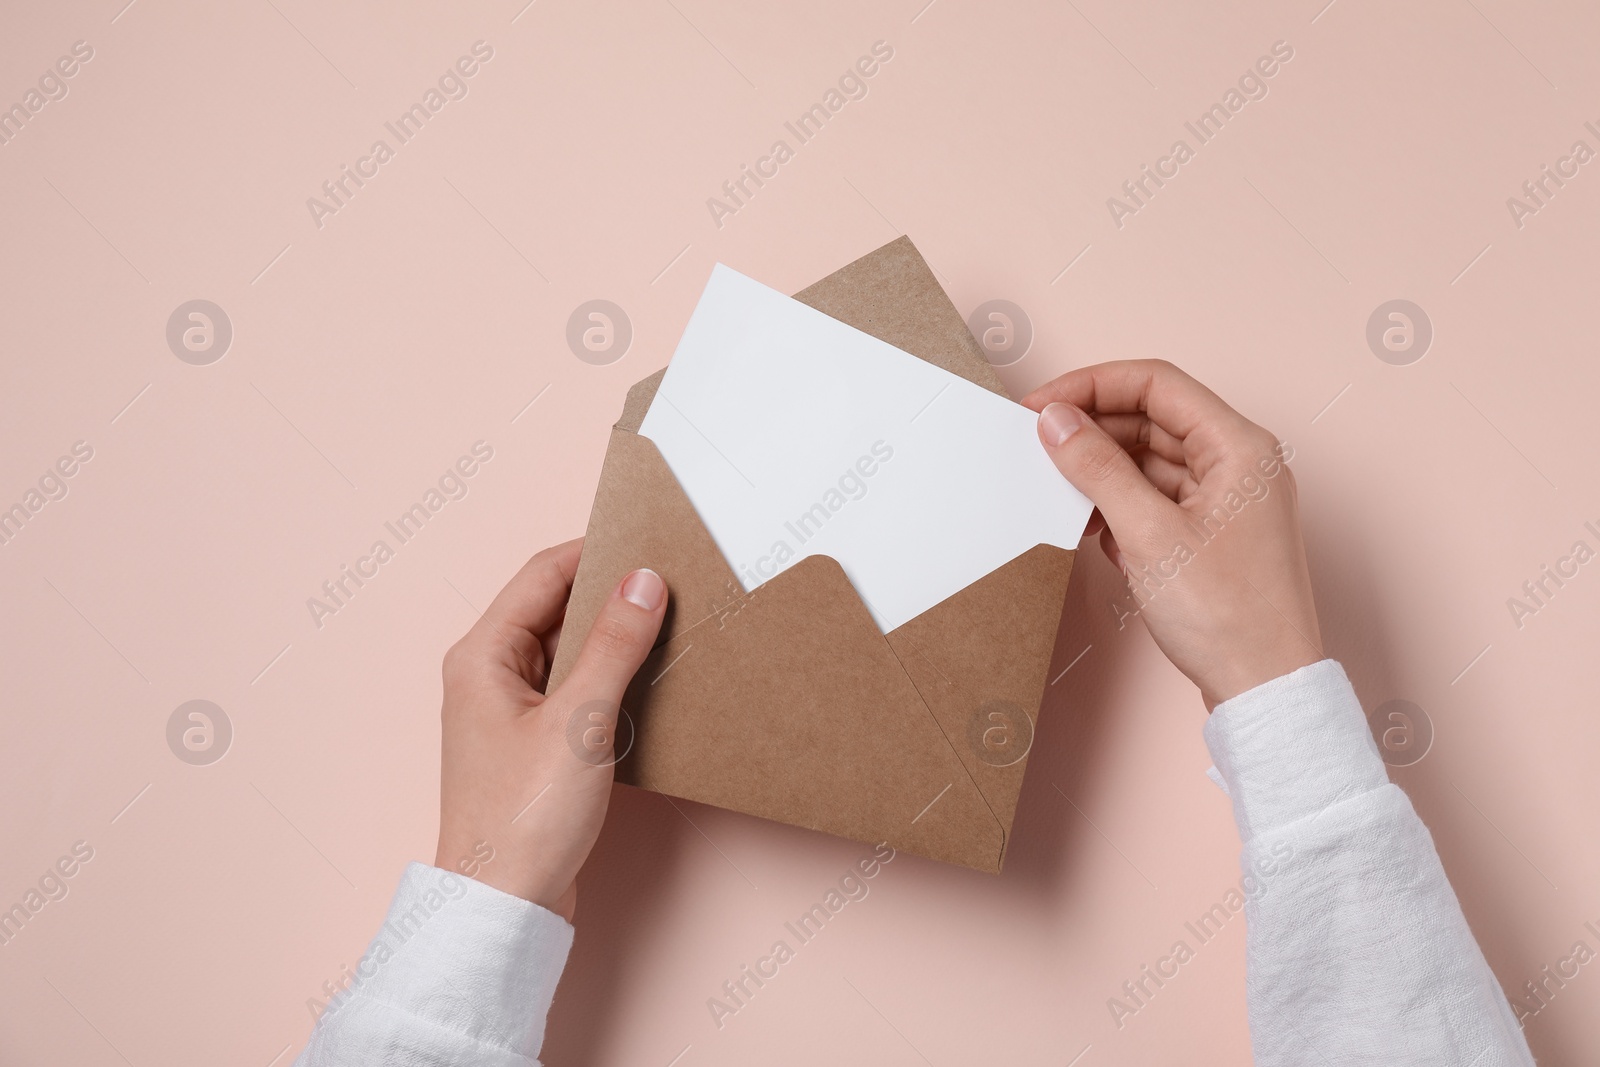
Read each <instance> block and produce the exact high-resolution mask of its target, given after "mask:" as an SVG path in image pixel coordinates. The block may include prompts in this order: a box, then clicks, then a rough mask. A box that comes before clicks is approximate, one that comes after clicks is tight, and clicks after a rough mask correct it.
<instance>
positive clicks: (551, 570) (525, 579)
mask: <svg viewBox="0 0 1600 1067" xmlns="http://www.w3.org/2000/svg"><path fill="white" fill-rule="evenodd" d="M582 549H583V540H582V538H579V539H578V540H575V541H568V542H566V543H565V544H560V545H556V546H555V547H553V548H547V549H545V550H544V551H543V552H540V553H539V554H538V555H536V556H534V557H533V558H532V559H530V560H529V561H528V562H527V563H525V564H523V565H522V569H521V570H519V571H517V573H516V575H515V576H514V577H512V579H511V581H509V582H507V583H506V586H505V588H504V589H502V590H500V593H499V595H497V596H496V597H495V598H494V600H493V601H492V602H491V603H490V604H489V607H488V609H487V610H485V611H484V613H483V615H482V616H481V617H480V618H479V619H478V621H477V622H476V623H475V624H473V627H472V629H471V630H470V631H468V633H467V636H466V637H465V638H464V639H463V644H466V645H468V646H469V647H471V648H476V649H499V650H502V651H505V652H507V653H508V657H507V659H508V661H509V663H508V665H509V666H510V667H511V668H512V669H513V670H515V671H516V672H517V673H519V674H521V675H522V676H523V678H524V679H525V680H526V681H527V682H528V684H529V685H532V686H535V687H537V686H538V685H540V683H542V682H543V681H544V678H545V665H546V664H547V663H549V662H550V659H549V656H548V654H547V652H546V650H545V647H544V645H543V644H542V643H541V640H540V639H541V636H542V635H543V634H545V633H546V632H548V631H549V630H551V629H553V628H554V627H556V626H557V625H559V624H560V622H561V617H562V615H563V614H565V612H566V610H567V597H568V596H569V595H570V594H571V592H572V578H573V575H575V574H576V573H577V571H578V554H579V553H580V552H581V551H582Z"/></svg>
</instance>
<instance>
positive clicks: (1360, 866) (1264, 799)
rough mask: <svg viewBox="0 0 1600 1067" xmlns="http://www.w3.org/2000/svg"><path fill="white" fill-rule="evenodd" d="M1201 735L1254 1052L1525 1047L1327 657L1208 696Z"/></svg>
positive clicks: (1454, 1053) (1484, 1051)
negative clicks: (1232, 833) (1232, 860)
mask: <svg viewBox="0 0 1600 1067" xmlns="http://www.w3.org/2000/svg"><path fill="white" fill-rule="evenodd" d="M1205 739H1206V745H1207V747H1209V748H1210V750H1211V757H1212V759H1213V760H1215V762H1216V771H1217V777H1219V778H1220V779H1221V781H1222V783H1223V786H1224V788H1225V789H1226V790H1227V792H1228V795H1229V796H1230V797H1231V798H1232V800H1233V812H1234V820H1235V821H1236V822H1237V824H1238V827H1239V837H1240V838H1241V839H1242V841H1243V842H1244V850H1243V853H1242V854H1241V856H1240V866H1241V867H1242V869H1243V870H1244V873H1245V876H1246V877H1245V881H1244V883H1243V884H1244V886H1245V888H1246V893H1245V916H1246V922H1247V935H1246V942H1247V947H1246V969H1247V979H1246V985H1247V988H1248V1000H1249V1011H1250V1040H1251V1045H1252V1047H1253V1048H1254V1051H1255V1060H1256V1063H1257V1064H1258V1065H1259V1067H1279V1065H1289V1064H1295V1065H1304V1064H1311V1065H1323V1064H1326V1065H1328V1067H1345V1065H1352V1064H1373V1065H1378V1064H1381V1065H1384V1067H1393V1065H1396V1064H1406V1065H1409V1064H1419V1065H1420V1064H1430V1065H1431V1064H1441V1065H1443V1064H1448V1065H1459V1067H1467V1065H1471V1067H1502V1065H1513V1064H1515V1065H1524V1067H1526V1065H1531V1064H1532V1063H1533V1057H1532V1055H1531V1054H1530V1053H1529V1052H1528V1046H1527V1043H1526V1042H1525V1041H1524V1040H1523V1037H1522V1033H1521V1030H1520V1029H1519V1027H1518V1025H1517V1021H1516V1018H1515V1016H1514V1015H1513V1013H1512V1011H1511V1007H1510V1005H1509V1004H1508V1003H1507V1002H1506V997H1505V994H1504V993H1503V992H1501V989H1500V986H1499V984H1498V983H1497V982H1496V981H1495V977H1494V974H1493V973H1492V972H1491V971H1490V970H1489V965H1488V964H1487V963H1486V962H1485V961H1484V958H1483V954H1482V952H1480V951H1479V950H1478V944H1477V942H1476V941H1475V940H1473V937H1472V931H1471V930H1470V929H1468V928H1467V921H1466V918H1465V917H1464V916H1463V915H1462V914H1461V907H1460V905H1459V904H1458V903H1457V902H1456V897H1455V893H1454V892H1453V891H1452V890H1451V888H1450V882H1449V880H1448V879H1447V878H1446V877H1445V873H1444V868H1443V867H1442V866H1441V865H1440V863H1439V856H1438V853H1437V852H1435V851H1434V847H1433V838H1432V837H1430V836H1429V834H1428V830H1427V828H1426V827H1425V826H1423V825H1422V820H1420V819H1419V818H1418V817H1417V813H1416V812H1415V811H1414V810H1412V807H1411V802H1410V800H1409V799H1407V797H1406V795H1405V793H1404V792H1402V791H1401V790H1400V788H1399V787H1398V786H1395V785H1392V784H1391V783H1390V782H1389V777H1388V773H1387V770H1386V768H1385V767H1384V764H1383V760H1382V759H1381V757H1380V756H1379V754H1378V748H1377V745H1376V743H1375V742H1374V741H1373V739H1372V735H1371V733H1370V732H1369V730H1368V727H1367V722H1366V717H1365V716H1364V715H1363V714H1362V711H1361V704H1360V702H1359V701H1358V700H1357V699H1356V695H1355V692H1354V690H1353V689H1351V687H1350V682H1349V680H1348V679H1347V678H1346V677H1345V673H1344V669H1343V668H1342V667H1340V666H1339V664H1337V663H1335V662H1334V661H1333V660H1323V661H1322V662H1321V663H1315V664H1312V665H1311V666H1309V667H1303V668H1301V669H1300V670H1298V671H1295V672H1294V673H1293V674H1287V675H1285V676H1283V677H1282V678H1277V679H1274V680H1273V681H1270V682H1267V683H1266V684H1264V685H1260V686H1257V687H1256V688H1255V689H1252V690H1250V691H1249V692H1247V693H1243V694H1241V695H1239V696H1237V697H1234V698H1233V699H1232V700H1229V701H1225V702H1224V703H1222V704H1219V705H1217V708H1216V710H1215V711H1214V712H1213V713H1212V715H1211V718H1210V720H1209V721H1208V722H1207V723H1206V727H1205ZM1252 886H1253V887H1254V888H1251V887H1252Z"/></svg>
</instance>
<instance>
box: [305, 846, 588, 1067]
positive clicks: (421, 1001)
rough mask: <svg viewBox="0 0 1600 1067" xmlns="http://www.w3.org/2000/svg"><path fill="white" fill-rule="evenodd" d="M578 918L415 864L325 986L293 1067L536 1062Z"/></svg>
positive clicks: (532, 1066) (508, 1066)
mask: <svg viewBox="0 0 1600 1067" xmlns="http://www.w3.org/2000/svg"><path fill="white" fill-rule="evenodd" d="M571 948H572V926H571V925H570V924H568V923H567V921H566V920H565V919H563V918H561V917H560V916H559V915H555V914H553V913H552V912H549V911H546V910H545V909H544V908H541V907H539V906H538V905H537V904H533V903H530V902H528V901H526V900H522V899H520V898H518V897H514V896H511V895H510V894H507V893H502V892H501V891H500V890H498V889H494V888H492V887H491V886H487V885H484V884H483V883H482V882H478V881H474V880H473V879H471V878H466V877H463V876H462V875H459V874H455V873H452V872H450V871H444V870H440V869H439V868H437V867H428V866H425V865H424V864H421V863H413V864H411V865H409V866H408V867H407V868H406V871H405V874H404V875H402V876H401V878H400V887H399V888H398V889H397V890H396V891H395V895H394V901H393V903H391V904H390V905H389V915H388V918H387V920H386V921H385V922H384V924H383V926H382V928H381V929H379V931H378V934H377V936H376V937H374V938H373V939H372V944H371V945H370V946H369V947H368V949H367V953H366V955H365V956H362V957H361V960H360V961H359V962H358V963H357V964H356V966H355V967H353V968H349V969H348V970H347V972H346V974H345V975H344V976H342V979H341V980H342V983H343V985H344V986H345V987H347V988H345V989H341V988H340V984H339V983H335V984H333V985H332V986H330V988H329V990H328V992H330V993H331V994H333V995H332V997H331V1000H329V999H328V998H326V997H325V998H324V999H323V1000H322V1001H314V1002H313V1003H312V1007H313V1009H315V1008H316V1007H317V1006H318V1005H319V1004H321V1005H323V1006H322V1009H321V1015H320V1017H319V1018H318V1020H317V1024H316V1027H315V1029H313V1030H312V1032H311V1040H310V1042H308V1043H307V1045H306V1047H305V1051H303V1052H302V1053H301V1054H300V1058H299V1059H298V1060H296V1061H295V1063H296V1065H297V1067H447V1065H449V1067H455V1065H460V1064H473V1065H474V1067H478V1065H483V1067H537V1065H538V1062H539V1061H538V1056H539V1047H540V1045H542V1044H543V1043H544V1024H545V1016H546V1015H547V1014H548V1013H549V1011H550V1002H551V1001H552V1000H553V999H554V998H555V993H556V982H557V980H558V979H560V977H561V970H562V968H563V967H565V966H566V963H567V952H568V951H569V950H570V949H571Z"/></svg>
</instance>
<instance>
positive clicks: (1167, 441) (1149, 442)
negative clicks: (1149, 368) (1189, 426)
mask: <svg viewBox="0 0 1600 1067" xmlns="http://www.w3.org/2000/svg"><path fill="white" fill-rule="evenodd" d="M1094 421H1095V423H1096V424H1098V425H1099V427H1100V428H1101V429H1102V430H1104V431H1105V432H1106V433H1108V434H1110V435H1111V439H1112V440H1113V441H1115V442H1116V443H1117V444H1119V445H1121V446H1122V447H1123V448H1125V449H1127V450H1128V451H1129V452H1132V451H1133V450H1134V449H1135V448H1138V447H1139V446H1141V445H1143V446H1144V447H1146V448H1148V449H1150V450H1151V451H1152V452H1154V453H1155V454H1156V455H1158V456H1161V457H1162V458H1163V459H1170V460H1171V461H1172V462H1174V463H1184V462H1186V461H1185V459H1184V455H1183V442H1182V441H1180V440H1178V439H1177V438H1176V437H1174V436H1172V435H1171V434H1170V433H1168V432H1167V431H1165V430H1163V429H1162V428H1161V427H1159V426H1157V425H1156V424H1155V423H1153V422H1151V421H1150V416H1148V415H1145V414H1143V413H1128V412H1117V413H1114V414H1107V415H1098V414H1097V415H1095V416H1094Z"/></svg>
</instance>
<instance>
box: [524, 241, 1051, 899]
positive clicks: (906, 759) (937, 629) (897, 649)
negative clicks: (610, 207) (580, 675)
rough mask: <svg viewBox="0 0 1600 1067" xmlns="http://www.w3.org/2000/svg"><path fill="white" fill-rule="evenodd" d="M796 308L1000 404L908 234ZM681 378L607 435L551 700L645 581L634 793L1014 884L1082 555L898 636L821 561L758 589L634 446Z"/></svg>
mask: <svg viewBox="0 0 1600 1067" xmlns="http://www.w3.org/2000/svg"><path fill="white" fill-rule="evenodd" d="M795 298H796V299H797V300H800V301H802V302H803V303H806V304H809V305H810V306H812V307H814V308H816V309H817V310H819V311H822V312H824V313H825V314H828V315H830V316H832V317H833V318H836V319H838V320H840V321H842V322H845V323H848V324H849V325H851V326H854V327H856V328H857V329H859V330H862V331H864V332H866V333H869V334H872V335H873V336H874V337H877V338H879V339H880V340H883V341H887V342H888V343H889V344H892V345H894V346H896V347H897V348H901V349H903V350H905V351H907V352H910V353H911V354H913V355H915V356H918V357H919V358H921V359H925V360H927V361H928V362H930V363H933V364H935V365H937V366H939V367H942V368H944V369H945V370H948V371H950V372H952V373H954V374H959V375H961V376H962V377H964V378H967V379H968V380H970V381H973V382H976V383H977V384H978V385H981V386H983V387H984V388H986V389H989V390H991V391H992V392H996V393H999V394H1001V395H1002V396H1004V395H1005V390H1004V389H1003V388H1002V387H1001V385H1000V380H999V378H998V377H996V375H995V373H994V370H993V368H992V367H991V366H990V365H989V363H988V361H987V360H986V359H984V357H983V354H982V350H981V349H979V347H978V345H977V342H975V341H974V340H973V338H972V335H971V334H970V333H969V332H968V331H967V327H966V324H965V323H964V322H963V321H962V319H961V316H960V314H959V313H958V312H957V311H956V309H955V307H954V305H952V304H951V303H950V300H949V298H948V297H947V296H946V295H945V293H944V290H942V289H941V288H940V287H939V283H938V282H937V280H935V278H934V276H933V274H932V272H931V271H930V270H929V269H928V265H927V263H926V262H925V261H924V260H923V258H922V256H921V255H920V254H919V253H918V252H917V250H916V248H915V246H913V245H912V243H911V241H910V239H908V238H906V237H901V238H898V239H897V240H895V241H892V242H890V243H889V244H887V245H884V246H883V247H882V248H879V249H878V250H876V251H874V252H871V253H869V254H867V255H865V256H863V257H862V258H860V259H858V260H856V261H855V262H854V263H851V264H850V265H848V266H846V267H843V268H841V269H840V270H837V271H835V272H834V273H832V274H830V275H828V276H827V277H826V278H824V279H822V280H821V281H820V282H817V283H816V284H815V285H812V286H811V287H810V288H807V289H805V290H803V291H801V292H799V293H797V294H795ZM665 373H666V372H665V370H662V371H658V372H656V373H655V374H652V375H651V376H650V377H648V378H646V379H644V380H643V381H641V382H639V383H637V384H636V385H634V386H633V388H632V389H631V390H629V392H628V397H627V401H626V402H625V404H624V407H623V412H622V417H621V419H619V420H618V422H617V424H616V426H615V427H613V428H612V431H611V443H610V445H609V447H608V449H607V451H606V459H605V465H604V467H603V469H602V471H601V475H600V486H599V489H598V490H597V492H596V494H595V502H594V509H593V511H592V512H591V513H590V516H589V530H588V533H587V535H586V537H585V540H584V547H583V558H582V562H581V563H580V565H579V567H578V574H577V577H576V579H575V581H574V583H573V589H572V599H571V601H570V603H569V605H568V607H567V614H566V621H565V622H564V624H563V625H562V633H563V634H564V635H565V638H566V639H565V640H563V641H562V642H561V644H560V647H559V649H558V650H557V654H556V659H555V664H554V666H553V667H552V668H551V675H550V685H551V686H552V687H554V686H556V685H559V684H560V683H561V681H562V679H563V678H565V677H566V676H567V674H568V672H569V671H570V670H571V668H572V663H573V661H574V659H576V657H577V652H578V648H579V646H580V645H581V642H582V638H583V635H585V634H587V633H588V631H589V627H590V625H591V624H592V623H593V621H594V619H595V616H596V615H597V614H598V613H599V610H600V607H601V605H602V604H603V603H604V602H605V599H606V598H607V597H608V596H609V595H610V594H611V591H612V590H613V589H614V588H615V587H616V585H617V583H618V582H620V581H621V580H622V578H623V577H624V576H625V575H626V574H627V573H628V572H629V571H631V570H633V569H634V568H636V567H649V568H651V569H653V570H655V571H656V572H657V573H659V574H660V575H661V576H662V577H663V578H665V579H666V582H667V588H668V589H669V591H670V608H669V610H668V613H667V619H666V623H665V625H664V626H663V627H662V632H661V637H660V639H659V643H658V644H657V646H656V648H655V650H654V651H653V652H652V653H651V654H650V657H649V659H647V660H646V661H645V664H644V666H643V667H642V668H640V670H639V672H638V674H637V675H636V676H635V678H634V682H633V685H632V686H631V687H630V688H629V690H628V694H627V697H626V698H625V699H624V701H623V708H624V709H625V710H626V711H627V713H628V715H629V717H630V718H631V720H632V722H633V725H634V731H635V736H634V740H633V745H632V748H631V749H630V750H629V751H628V752H627V753H626V754H625V755H624V756H623V757H622V758H621V759H620V760H619V761H618V763H617V765H616V776H617V780H618V781H621V782H626V783H627V784H629V785H634V786H638V787H640V788H644V789H650V790H654V791H656V792H658V793H665V794H667V795H669V796H675V797H682V798H684V799H687V800H694V801H699V802H701V803H705V804H714V805H716V806H717V807H722V808H729V809H732V810H734V811H741V812H746V813H748V814H751V815H758V816H761V817H762V818H766V819H775V820H777V821H779V822H785V823H789V824H792V825H795V826H804V827H808V828H810V829H814V830H822V831H824V832H826V833H830V834H836V835H838V836H840V837H846V838H851V839H854V840H857V841H862V842H866V843H869V844H876V843H878V842H881V841H887V842H888V843H889V844H890V845H891V846H893V847H894V848H896V849H898V850H902V851H905V852H911V853H915V854H917V855H921V856H927V857H929V858H932V859H936V860H943V861H945V862H948V863H958V864H961V865H963V866H966V867H972V868H975V869H977V870H981V871H989V872H991V873H999V871H1000V866H1001V863H1002V862H1003V861H1004V859H1005V853H1006V844H1007V841H1008V838H1009V836H1010V831H1011V820H1012V816H1013V815H1014V814H1015V812H1016V806H1017V796H1018V793H1019V792H1020V790H1021V788H1022V777H1023V772H1024V770H1025V769H1026V766H1027V759H1026V753H1027V746H1028V745H1029V744H1031V740H1032V717H1033V716H1034V715H1036V714H1037V709H1038V707H1039V702H1040V700H1041V699H1042V697H1043V695H1044V688H1045V676H1046V674H1047V672H1048V671H1049V668H1050V658H1051V654H1052V652H1053V650H1054V647H1055V635H1056V627H1057V625H1058V624H1059V622H1060V620H1061V610H1062V604H1063V602H1064V600H1065V598H1066V591H1067V580H1068V577H1069V576H1070V574H1071V572H1072V560H1073V555H1074V554H1073V553H1072V552H1071V551H1068V550H1065V549H1060V548H1056V547H1054V546H1052V545H1037V546H1035V547H1034V548H1032V549H1030V550H1029V551H1027V552H1025V553H1023V554H1022V555H1021V556H1018V557H1017V558H1016V559H1014V560H1012V561H1011V562H1010V563H1007V564H1005V565H1004V566H1002V567H1000V568H998V569H996V570H994V571H991V572H990V573H989V574H987V575H985V576H984V577H983V578H981V579H980V580H978V581H976V582H974V583H972V584H971V585H969V586H967V587H966V588H965V589H962V590H961V591H959V592H957V593H956V594H954V595H953V596H951V597H949V598H947V599H946V600H944V601H942V602H940V603H939V604H937V605H935V606H934V607H932V608H930V609H929V610H928V611H926V612H924V613H923V614H921V615H919V616H917V617H916V618H915V619H912V620H911V621H910V622H907V623H905V624H904V625H902V626H900V627H898V628H896V629H895V630H894V631H892V632H891V633H889V634H887V635H885V634H883V633H880V632H879V630H878V627H877V624H876V623H874V622H873V619H872V616H871V615H870V614H869V613H868V611H867V609H866V607H865V605H863V603H862V602H861V599H860V597H859V596H858V595H857V594H856V592H855V589H854V587H853V586H852V585H851V584H850V581H849V579H847V578H846V577H845V574H844V571H843V570H842V569H841V568H840V567H839V565H838V563H836V562H835V561H834V560H832V559H831V558H829V557H826V556H812V557H809V558H806V559H803V560H801V561H800V562H798V563H796V564H794V565H793V566H791V567H790V568H789V569H788V570H786V571H784V572H783V573H781V574H779V575H778V576H777V577H775V578H772V579H771V580H769V581H767V582H766V583H765V584H763V585H761V586H759V587H757V588H756V589H755V590H754V591H752V592H749V593H746V592H744V591H743V587H742V586H741V585H740V583H739V581H738V579H737V578H736V577H735V575H734V572H733V570H732V568H731V567H729V565H728V563H727V561H726V560H725V558H724V557H723V555H722V552H721V550H719V549H718V548H717V546H716V544H715V543H714V542H713V541H712V539H711V535H710V534H709V533H707V532H706V528H705V526H704V525H703V524H702V523H701V522H700V519H699V516H698V515H697V514H696V513H695V510H694V506H693V505H692V504H690V503H689V499H688V497H686V496H685V495H684V493H683V490H682V489H681V488H680V487H679V485H678V482H677V479H676V478H674V477H673V475H672V472H671V470H670V469H668V467H667V464H666V462H665V460H663V459H662V457H661V453H660V452H658V451H657V450H656V447H655V445H654V443H652V442H651V441H650V440H648V439H647V438H644V437H640V436H639V435H638V433H637V431H638V429H639V425H640V423H641V422H642V420H643V419H644V414H645V411H646V410H647V409H648V408H649V406H650V401H651V400H652V399H653V398H654V396H655V392H656V388H657V387H658V386H659V385H660V383H661V377H662V375H663V374H665ZM906 548H907V551H916V550H917V548H916V546H915V545H908V546H906ZM619 732H620V735H621V737H622V741H621V743H624V744H625V743H626V740H627V730H626V728H625V727H623V728H620V731H619ZM1000 764H1006V765H1004V766H1002V765H1000Z"/></svg>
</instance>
